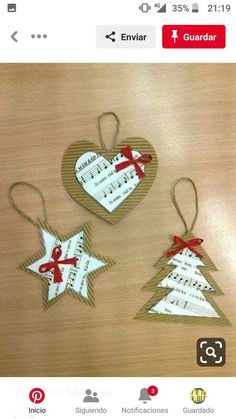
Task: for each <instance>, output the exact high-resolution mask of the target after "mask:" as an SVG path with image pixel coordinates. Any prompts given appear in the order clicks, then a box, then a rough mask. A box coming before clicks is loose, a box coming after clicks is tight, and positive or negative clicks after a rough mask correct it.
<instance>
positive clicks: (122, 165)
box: [115, 145, 152, 179]
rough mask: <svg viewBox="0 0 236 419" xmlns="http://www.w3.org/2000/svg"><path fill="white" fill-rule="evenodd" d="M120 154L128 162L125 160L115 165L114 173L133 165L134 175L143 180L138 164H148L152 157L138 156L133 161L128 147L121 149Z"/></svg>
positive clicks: (142, 173) (142, 172)
mask: <svg viewBox="0 0 236 419" xmlns="http://www.w3.org/2000/svg"><path fill="white" fill-rule="evenodd" d="M121 153H122V154H123V156H124V157H126V158H127V159H128V160H125V161H123V162H122V163H119V164H117V165H116V166H115V169H116V172H119V171H120V170H122V169H125V168H126V167H129V166H131V165H134V168H135V170H136V173H137V175H138V177H139V179H142V178H144V176H145V173H144V171H143V170H142V168H141V167H140V166H139V164H140V163H142V164H146V163H149V162H150V161H151V160H152V156H151V155H149V154H143V155H142V156H139V157H137V158H136V159H134V157H133V153H132V149H131V147H130V146H129V145H128V146H127V147H125V148H122V149H121Z"/></svg>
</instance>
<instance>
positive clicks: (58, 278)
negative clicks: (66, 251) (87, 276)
mask: <svg viewBox="0 0 236 419" xmlns="http://www.w3.org/2000/svg"><path fill="white" fill-rule="evenodd" d="M61 255H62V250H61V248H60V247H59V246H56V247H54V249H53V252H52V258H53V260H54V262H48V263H43V264H42V265H40V267H39V272H40V273H45V272H49V271H51V269H53V273H54V277H53V282H54V283H55V284H56V283H58V282H63V279H62V275H61V271H60V268H59V266H58V265H59V264H61V265H73V266H76V263H77V259H76V258H75V257H73V258H70V259H64V260H59V258H60V257H61Z"/></svg>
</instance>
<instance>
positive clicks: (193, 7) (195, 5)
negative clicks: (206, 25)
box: [192, 3, 199, 13]
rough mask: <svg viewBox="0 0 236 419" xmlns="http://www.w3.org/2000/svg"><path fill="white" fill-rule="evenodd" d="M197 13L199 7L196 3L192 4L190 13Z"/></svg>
mask: <svg viewBox="0 0 236 419" xmlns="http://www.w3.org/2000/svg"><path fill="white" fill-rule="evenodd" d="M198 12H199V5H198V3H193V4H192V13H198Z"/></svg>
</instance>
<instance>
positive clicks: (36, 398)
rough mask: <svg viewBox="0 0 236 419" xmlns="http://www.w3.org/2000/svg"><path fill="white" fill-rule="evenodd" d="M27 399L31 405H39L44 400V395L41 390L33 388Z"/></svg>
mask: <svg viewBox="0 0 236 419" xmlns="http://www.w3.org/2000/svg"><path fill="white" fill-rule="evenodd" d="M29 398H30V400H31V402H32V403H34V404H39V403H42V402H43V401H44V399H45V393H44V391H43V390H42V389H41V388H33V390H31V392H30V394H29Z"/></svg>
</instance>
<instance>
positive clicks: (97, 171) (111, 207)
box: [62, 138, 158, 224]
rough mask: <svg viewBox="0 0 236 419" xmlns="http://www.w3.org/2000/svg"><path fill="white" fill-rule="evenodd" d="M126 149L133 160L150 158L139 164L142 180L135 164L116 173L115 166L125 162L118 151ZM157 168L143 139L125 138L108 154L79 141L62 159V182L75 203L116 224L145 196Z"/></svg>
mask: <svg viewBox="0 0 236 419" xmlns="http://www.w3.org/2000/svg"><path fill="white" fill-rule="evenodd" d="M127 146H130V147H131V149H132V152H133V155H134V157H135V158H137V157H139V156H140V155H150V156H151V158H152V159H151V161H150V162H149V163H147V164H145V165H140V167H141V169H142V171H143V172H144V174H145V176H144V178H141V179H140V178H139V177H138V176H137V173H136V170H135V168H134V165H130V166H129V167H127V168H124V169H122V170H120V171H119V173H115V169H114V168H115V165H116V164H118V163H120V162H122V161H125V160H127V159H126V158H125V157H123V156H122V154H121V149H122V148H125V147H127ZM157 165H158V163H157V156H156V153H155V150H154V148H153V147H152V145H151V144H150V143H149V142H148V141H147V140H145V139H143V138H128V139H126V140H125V141H123V142H122V143H120V144H119V145H118V146H116V148H114V149H113V150H112V151H111V152H107V151H106V150H104V149H102V148H101V147H99V146H97V145H96V144H93V143H90V142H88V141H83V140H81V141H77V142H75V143H73V144H71V145H70V146H69V147H68V149H67V150H66V152H65V154H64V156H63V160H62V181H63V184H64V186H65V189H66V191H67V192H68V193H69V195H71V197H72V198H73V199H74V200H75V201H76V202H78V203H79V204H81V205H83V206H84V207H85V208H88V209H89V210H90V211H92V212H93V213H95V214H96V215H98V216H100V217H102V218H103V219H104V220H106V221H108V222H109V223H111V224H115V223H116V222H117V221H119V220H120V219H121V218H122V217H123V216H124V215H125V214H126V213H127V212H128V211H130V210H131V209H132V208H133V207H134V206H136V205H137V204H138V203H139V201H141V199H142V198H143V197H144V196H145V195H146V194H147V192H148V190H149V189H150V187H151V185H152V183H153V182H154V179H155V176H156V171H157ZM109 177H110V178H109ZM109 182H110V183H109Z"/></svg>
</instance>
